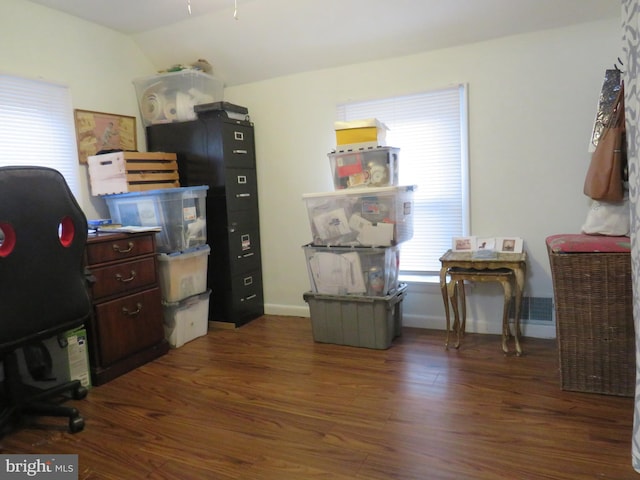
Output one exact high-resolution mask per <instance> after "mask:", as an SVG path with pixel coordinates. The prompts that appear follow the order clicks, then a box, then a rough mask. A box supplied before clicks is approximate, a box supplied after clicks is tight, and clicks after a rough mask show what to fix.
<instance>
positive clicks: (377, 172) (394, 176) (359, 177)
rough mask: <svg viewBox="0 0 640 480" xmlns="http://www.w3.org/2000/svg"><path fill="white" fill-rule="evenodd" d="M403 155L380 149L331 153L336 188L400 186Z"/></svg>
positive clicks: (390, 149)
mask: <svg viewBox="0 0 640 480" xmlns="http://www.w3.org/2000/svg"><path fill="white" fill-rule="evenodd" d="M399 152H400V149H399V148H394V147H379V148H372V149H358V150H350V151H346V152H331V153H329V154H328V156H329V163H330V164H331V172H332V173H333V185H334V187H335V189H336V190H341V189H343V188H352V187H386V186H393V185H398V154H399Z"/></svg>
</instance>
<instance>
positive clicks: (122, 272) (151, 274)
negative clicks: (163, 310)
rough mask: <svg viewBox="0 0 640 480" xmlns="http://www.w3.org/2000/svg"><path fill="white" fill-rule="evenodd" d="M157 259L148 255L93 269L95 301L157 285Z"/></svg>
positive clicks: (92, 287) (92, 288)
mask: <svg viewBox="0 0 640 480" xmlns="http://www.w3.org/2000/svg"><path fill="white" fill-rule="evenodd" d="M155 261H156V259H155V257H146V258H142V259H140V260H132V261H130V262H126V263H117V264H114V265H108V266H105V267H98V268H93V269H91V273H92V274H93V276H94V277H95V283H93V285H92V286H91V293H92V295H93V299H94V301H98V300H100V299H102V298H105V297H108V296H111V295H117V294H119V293H124V292H130V291H136V290H140V289H142V288H144V287H147V286H152V285H155V283H156V282H157V278H156V275H157V274H156V264H155Z"/></svg>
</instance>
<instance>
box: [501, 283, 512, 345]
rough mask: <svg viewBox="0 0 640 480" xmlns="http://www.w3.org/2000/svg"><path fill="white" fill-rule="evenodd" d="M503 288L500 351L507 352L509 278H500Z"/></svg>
mask: <svg viewBox="0 0 640 480" xmlns="http://www.w3.org/2000/svg"><path fill="white" fill-rule="evenodd" d="M500 283H501V284H502V288H503V289H504V305H503V307H502V351H503V352H504V353H509V347H508V345H507V341H508V339H509V305H510V304H511V280H510V279H508V278H507V279H504V280H500Z"/></svg>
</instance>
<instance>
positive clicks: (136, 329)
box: [95, 288, 164, 367]
mask: <svg viewBox="0 0 640 480" xmlns="http://www.w3.org/2000/svg"><path fill="white" fill-rule="evenodd" d="M95 309H96V326H97V333H98V335H97V337H98V343H99V350H100V356H101V364H102V366H103V367H106V366H108V365H111V364H112V363H114V362H116V361H118V360H122V359H124V358H126V357H128V356H130V355H132V354H134V353H136V352H138V351H140V350H143V349H145V348H147V347H151V346H153V345H157V344H159V343H160V342H162V341H163V340H164V327H163V324H162V321H159V319H161V318H162V315H163V312H162V306H161V294H160V289H159V288H153V289H151V290H145V291H143V292H140V293H137V294H134V295H128V296H126V297H120V298H117V299H115V300H112V301H110V302H104V303H101V304H98V305H96V307H95Z"/></svg>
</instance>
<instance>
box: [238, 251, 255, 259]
mask: <svg viewBox="0 0 640 480" xmlns="http://www.w3.org/2000/svg"><path fill="white" fill-rule="evenodd" d="M253 255H254V252H251V253H245V254H243V255H242V257H239V258H249V257H253Z"/></svg>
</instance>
